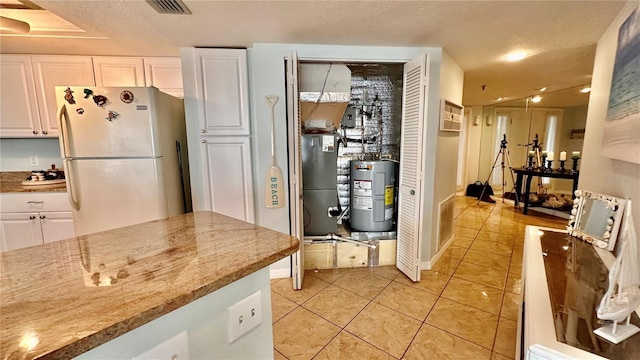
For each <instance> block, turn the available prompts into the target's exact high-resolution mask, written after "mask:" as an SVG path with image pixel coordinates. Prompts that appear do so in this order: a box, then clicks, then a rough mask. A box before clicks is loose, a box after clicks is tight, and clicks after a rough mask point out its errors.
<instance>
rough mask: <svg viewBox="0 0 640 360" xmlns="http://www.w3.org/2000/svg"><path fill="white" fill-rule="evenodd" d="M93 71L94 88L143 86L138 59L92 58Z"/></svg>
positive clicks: (139, 59) (142, 71)
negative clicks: (94, 78)
mask: <svg viewBox="0 0 640 360" xmlns="http://www.w3.org/2000/svg"><path fill="white" fill-rule="evenodd" d="M93 71H94V73H95V77H96V86H101V87H108V86H118V87H119V86H132V87H134V86H145V79H144V62H143V60H142V58H140V57H116V56H94V57H93Z"/></svg>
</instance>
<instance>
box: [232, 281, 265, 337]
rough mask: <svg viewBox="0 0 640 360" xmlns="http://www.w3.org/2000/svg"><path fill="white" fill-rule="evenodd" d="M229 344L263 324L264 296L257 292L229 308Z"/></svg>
mask: <svg viewBox="0 0 640 360" xmlns="http://www.w3.org/2000/svg"><path fill="white" fill-rule="evenodd" d="M227 315H228V329H229V342H230V343H232V342H234V341H235V340H236V339H238V338H239V337H241V336H242V335H244V334H246V333H247V332H248V331H249V330H251V329H253V328H255V327H256V326H258V325H260V324H261V323H262V294H261V292H260V291H256V292H254V293H253V294H251V295H249V296H247V297H246V298H244V299H242V300H240V301H238V302H237V303H235V304H233V305H231V306H229V307H228V308H227Z"/></svg>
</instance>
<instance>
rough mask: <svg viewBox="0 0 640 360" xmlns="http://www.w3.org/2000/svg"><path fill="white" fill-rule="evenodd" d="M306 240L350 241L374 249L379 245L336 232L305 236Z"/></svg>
mask: <svg viewBox="0 0 640 360" xmlns="http://www.w3.org/2000/svg"><path fill="white" fill-rule="evenodd" d="M304 240H340V241H344V242H348V243H351V244H356V245H361V246H366V247H369V248H372V249H375V248H376V247H377V245H373V244H369V243H367V242H363V241H357V240H353V239H349V238H345V237H342V236H338V235H336V234H327V235H316V236H305V237H304Z"/></svg>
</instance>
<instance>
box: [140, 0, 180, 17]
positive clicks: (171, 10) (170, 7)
mask: <svg viewBox="0 0 640 360" xmlns="http://www.w3.org/2000/svg"><path fill="white" fill-rule="evenodd" d="M145 1H146V2H147V3H148V4H149V5H151V7H152V8H154V10H155V11H157V12H158V13H160V14H178V15H180V14H181V15H189V14H191V11H189V9H187V6H186V5H185V4H184V3H183V2H182V1H180V0H145Z"/></svg>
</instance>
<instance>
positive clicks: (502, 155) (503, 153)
mask: <svg viewBox="0 0 640 360" xmlns="http://www.w3.org/2000/svg"><path fill="white" fill-rule="evenodd" d="M507 144H508V142H507V134H502V140H501V141H500V151H499V152H498V154H497V155H496V159H495V161H494V162H493V166H491V171H490V172H489V177H488V178H487V181H485V183H484V184H485V185H484V186H483V187H482V192H481V193H480V196H478V203H477V204H476V205H478V204H480V201H481V200H482V198H483V197H484V194H485V191H487V187H488V186H489V180H490V179H491V175H493V170H495V169H496V164H497V163H498V159H500V168H501V169H502V202H504V190H505V188H506V187H507V181H506V179H505V177H504V169H505V165H504V164H505V160H506V161H507V164H508V165H509V175H511V183H512V184H514V185H513V186H514V189H515V183H516V181H515V179H514V177H513V172H512V171H511V169H512V168H511V159H510V158H509V151H508V150H507ZM512 191H513V190H512ZM493 202H495V201H493Z"/></svg>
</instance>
